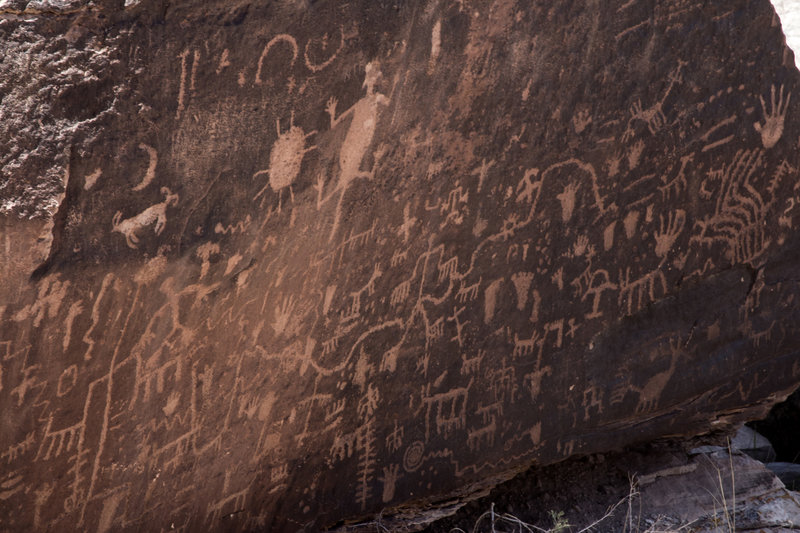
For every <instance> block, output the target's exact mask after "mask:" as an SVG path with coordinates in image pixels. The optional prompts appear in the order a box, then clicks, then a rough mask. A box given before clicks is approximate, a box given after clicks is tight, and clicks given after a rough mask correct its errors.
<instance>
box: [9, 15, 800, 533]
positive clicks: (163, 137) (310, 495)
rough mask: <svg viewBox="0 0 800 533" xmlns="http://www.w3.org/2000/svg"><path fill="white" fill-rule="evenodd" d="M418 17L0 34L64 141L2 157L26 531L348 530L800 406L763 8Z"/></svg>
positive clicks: (189, 20)
mask: <svg viewBox="0 0 800 533" xmlns="http://www.w3.org/2000/svg"><path fill="white" fill-rule="evenodd" d="M157 4H158V5H157ZM312 4H313V5H312ZM390 4H391V3H382V2H374V1H367V0H363V1H355V2H349V3H342V2H313V3H303V2H277V3H275V2H272V3H270V2H255V3H254V2H251V3H241V4H240V3H238V2H233V3H231V2H218V1H212V2H204V3H202V5H201V3H197V2H188V1H187V2H172V3H169V5H168V6H166V5H163V6H162V5H161V4H160V3H158V2H155V1H150V0H143V1H142V2H138V3H135V5H133V6H129V7H127V8H122V7H120V8H113V7H103V8H101V7H97V8H96V9H94V8H93V10H88V11H86V12H85V13H81V14H79V13H71V14H62V15H59V17H57V18H56V19H55V20H51V19H47V18H45V17H46V15H37V14H30V15H29V18H30V21H29V20H28V19H27V18H25V17H22V16H21V15H19V16H14V17H5V16H0V32H3V33H2V35H4V39H2V40H0V49H3V50H5V49H7V48H8V49H10V47H14V46H16V47H18V48H19V49H20V50H23V51H25V54H23V55H25V57H29V56H30V57H31V58H34V59H35V58H36V57H39V56H37V54H41V55H42V57H43V56H44V55H47V54H50V55H47V57H46V58H44V57H43V59H42V61H39V62H37V61H34V59H30V60H27V59H26V61H22V62H21V61H17V63H15V64H16V66H13V65H11V62H8V63H3V62H0V73H3V74H6V73H8V74H9V77H4V76H0V89H2V88H3V87H5V85H4V84H5V83H7V82H6V81H4V80H5V79H10V80H16V82H18V85H19V86H20V87H38V86H39V85H41V84H46V83H50V85H49V87H50V89H52V90H50V91H44V90H32V91H29V92H30V94H35V95H37V96H31V98H33V99H34V100H35V99H36V98H39V99H43V98H44V96H43V95H51V97H52V98H53V99H54V100H53V101H52V102H51V101H49V100H48V101H47V102H45V101H41V102H40V101H39V100H36V103H37V105H39V104H41V105H43V106H48V107H47V109H51V110H53V111H52V112H53V113H54V114H55V115H54V116H55V117H56V118H57V119H58V121H57V124H56V125H53V124H51V123H50V122H47V121H39V122H37V121H36V120H33V119H32V120H27V119H26V120H23V121H22V122H20V124H21V125H22V126H20V128H18V130H19V131H20V133H18V134H17V133H15V134H14V135H15V137H13V138H14V139H15V141H14V142H16V143H17V144H18V145H19V146H18V149H17V148H13V149H12V148H11V145H10V144H3V143H6V141H5V140H4V137H3V136H2V135H0V148H2V150H0V153H3V154H10V155H8V156H6V155H3V156H2V158H3V159H0V172H2V173H3V174H2V176H3V178H4V179H5V178H6V177H8V178H9V180H7V181H4V182H3V183H9V184H10V185H9V186H7V187H6V186H4V185H0V202H2V205H0V213H3V214H2V215H0V216H3V217H5V218H3V219H2V221H0V252H1V253H2V254H3V255H2V257H3V259H4V260H3V262H2V266H3V269H4V270H5V269H7V270H8V271H7V272H5V271H4V272H3V273H4V277H3V278H2V280H0V295H3V296H4V300H2V301H0V413H2V428H3V431H0V465H2V468H0V524H2V525H1V526H0V529H2V528H5V529H6V530H9V531H30V530H41V531H45V530H51V531H69V530H87V531H94V530H96V531H103V532H105V531H141V530H148V531H149V530H153V531H158V530H165V531H166V530H167V529H171V528H174V529H177V530H183V531H223V530H225V531H248V530H264V531H297V530H305V531H309V532H310V531H320V530H324V529H325V528H327V527H329V526H333V525H335V524H341V523H344V522H345V521H348V522H349V521H354V520H360V519H363V520H369V519H370V518H371V517H374V516H377V515H381V514H382V516H388V515H391V514H392V513H394V512H395V511H397V510H400V509H403V508H404V507H406V506H409V505H414V506H425V505H427V504H428V502H436V501H446V500H447V498H448V497H450V496H452V495H453V494H457V493H458V494H461V495H463V491H464V489H465V488H466V487H472V488H473V489H476V490H477V488H479V487H480V483H481V482H482V480H484V479H487V478H491V479H494V480H497V479H500V478H502V477H510V476H512V475H513V474H514V473H515V472H518V471H520V470H522V469H524V468H527V467H528V466H530V465H531V464H534V463H537V464H547V463H553V462H556V461H559V460H561V459H563V458H565V457H567V456H569V455H571V454H577V453H589V452H594V451H603V450H608V449H611V448H614V447H618V446H620V445H622V444H627V443H633V442H640V441H643V440H647V439H651V438H656V437H659V436H662V435H695V434H698V433H703V432H707V431H710V430H713V429H724V428H727V427H731V426H732V425H734V424H736V423H738V422H741V421H743V420H745V419H746V418H747V417H749V416H755V415H757V414H758V413H762V412H764V410H765V409H767V407H768V406H769V402H773V401H775V400H776V399H778V398H779V397H780V396H781V395H782V394H787V393H788V392H789V391H791V390H792V389H793V388H795V387H796V386H797V384H798V381H799V380H800V375H799V374H798V364H797V355H796V354H797V350H798V345H797V338H798V336H797V334H796V333H797V331H796V328H797V324H799V323H800V287H798V282H797V281H796V280H797V279H799V278H800V277H799V276H798V275H797V270H798V268H800V267H799V266H798V265H799V264H800V263H799V261H800V256H799V255H798V252H797V250H799V249H800V234H798V232H797V229H796V226H795V224H794V221H795V220H797V216H798V213H797V209H798V207H800V191H798V188H800V186H799V185H798V183H800V174H799V173H798V169H799V168H800V161H798V159H800V151H798V143H799V142H800V121H798V118H797V117H798V111H797V105H800V99H798V98H797V96H796V95H797V93H798V86H799V82H800V79H798V73H797V71H796V70H795V69H794V67H793V64H791V62H787V61H786V60H785V52H784V46H783V42H782V35H781V34H780V31H779V28H778V27H776V26H773V25H772V20H773V13H772V8H771V6H770V4H769V2H768V1H767V0H763V1H762V0H759V1H745V0H734V1H730V2H717V3H716V4H717V5H709V3H708V2H700V1H699V0H680V1H673V2H666V1H656V2H644V1H623V0H618V1H617V0H615V1H612V2H610V3H607V4H602V3H597V2H595V3H586V2H578V1H573V0H563V1H559V2H550V1H547V2H546V1H543V0H542V1H535V2H518V1H514V0H511V1H506V0H458V1H449V0H445V1H442V2H438V3H436V2H433V3H431V2H422V1H409V2H399V3H395V4H396V5H390ZM101 15H102V16H101ZM26 17H28V15H26ZM45 21H47V22H46V23H45ZM109 21H111V22H109ZM312 22H313V23H312ZM97 28H102V30H103V31H102V32H98V31H97ZM15 32H16V33H15ZM100 34H103V35H105V37H104V38H105V39H106V40H101V39H100V37H98V35H100ZM730 35H736V39H731V38H729V37H727V36H730ZM30 39H34V40H35V39H41V40H43V41H46V42H51V41H52V42H59V43H61V45H59V46H63V47H64V48H65V49H66V52H64V51H63V50H61V49H58V50H55V49H50V48H47V50H44V51H41V52H37V51H35V50H29V40H30ZM48 50H49V51H48ZM85 50H95V51H96V52H93V53H90V52H87V51H85ZM97 50H103V52H102V53H101V52H98V51H97ZM79 52H80V53H79ZM20 54H21V52H19V51H17V52H16V55H13V57H18V56H20ZM59 54H61V55H59ZM51 55H52V56H53V57H50V56H51ZM62 55H63V57H65V58H66V59H64V60H63V62H62V63H60V65H61V67H57V66H54V65H55V63H53V62H55V59H54V57H55V56H58V57H59V58H60V57H62ZM9 57H11V56H9ZM20 57H21V56H20ZM87 58H88V59H87ZM45 59H47V60H46V61H45ZM79 59H80V61H79ZM81 61H82V62H81ZM31 62H32V63H31ZM72 63H76V65H77V64H78V63H80V65H81V66H80V68H81V69H89V71H90V72H89V74H85V73H84V74H85V75H84V74H79V73H78V71H77V70H75V71H72V70H70V69H71V68H73V67H74V68H75V69H77V68H78V67H77V66H75V65H73V64H72ZM28 64H33V65H34V67H36V66H37V65H38V67H37V68H40V70H41V75H42V76H45V75H46V76H45V77H47V78H48V79H52V81H45V80H44V78H42V79H39V78H38V77H36V76H39V74H37V72H38V71H37V70H36V68H32V69H31V68H28V67H27V66H24V65H28ZM9 65H11V66H9ZM9 69H10V70H9ZM59 69H61V70H59ZM53 70H55V71H57V72H56V73H57V74H58V75H55V74H53V73H52V72H51V71H53ZM81 72H83V70H81ZM754 73H757V74H758V75H754ZM12 74H13V75H12ZM26 76H27V77H28V78H26ZM34 78H35V79H34ZM84 78H86V79H91V80H94V81H92V82H91V83H92V84H93V85H91V87H94V89H93V90H95V92H97V95H98V101H100V102H102V103H103V104H104V105H105V107H104V106H99V107H97V108H96V109H95V108H93V107H91V106H89V107H90V109H88V110H85V109H84V107H85V105H84V101H83V100H81V98H79V97H78V96H76V94H77V93H75V87H84V88H85V85H86V83H89V82H86V80H85V79H84ZM78 92H79V93H80V92H81V91H78ZM0 94H4V93H0ZM10 94H11V96H10V97H8V98H9V99H8V102H11V101H13V102H16V103H14V106H21V105H22V104H20V103H19V102H17V100H14V99H15V98H19V95H18V94H17V93H16V92H13V93H10ZM81 94H83V93H81ZM27 95H28V93H26V98H27ZM79 100H80V102H78V101H79ZM6 102H7V100H6V99H4V101H3V104H2V106H6V105H7V103H6ZM32 102H33V100H32ZM79 104H80V105H79ZM106 104H107V105H106ZM8 105H9V106H11V104H10V103H9V104H8ZM98 105H99V104H98ZM3 109H5V107H0V112H3ZM14 109H16V107H14ZM25 109H27V108H25ZM12 115H13V114H11V115H9V116H12ZM16 116H17V115H13V116H12V118H13V117H16ZM19 116H20V117H22V116H24V117H28V115H25V114H24V113H23V114H20V115H19ZM13 120H17V119H15V118H14V119H13ZM20 120H21V119H20ZM59 121H60V122H59ZM31 124H33V125H34V126H31ZM23 126H24V127H23ZM0 128H2V126H0ZM26 128H27V129H26ZM37 128H39V129H37ZM56 130H58V135H59V136H60V137H58V139H56V140H53V139H50V138H49V137H47V136H48V135H55V133H53V132H54V131H56ZM63 135H69V138H68V139H65V138H62V137H63ZM40 137H41V138H43V139H44V141H42V142H43V146H50V148H49V150H50V156H49V157H50V160H49V161H48V163H47V164H46V165H45V164H42V165H40V166H41V168H40V167H35V168H36V169H40V170H41V171H42V173H43V174H42V175H45V174H46V172H45V171H47V172H50V173H51V174H52V175H51V174H46V175H47V176H50V177H49V178H47V179H44V178H43V179H44V181H48V180H50V181H52V182H53V183H58V184H59V185H58V187H60V189H58V191H57V192H58V194H57V195H55V196H56V197H58V201H57V202H56V203H55V204H54V205H52V206H50V207H47V208H46V206H40V207H41V209H40V211H41V212H42V213H45V214H46V215H47V217H49V218H47V217H46V218H44V219H42V220H39V221H37V222H35V223H33V222H31V223H29V222H28V221H23V220H22V217H24V216H28V215H27V214H23V213H22V211H21V210H20V209H17V208H16V207H14V206H13V205H12V204H13V202H15V201H16V199H18V198H17V197H18V196H20V192H19V187H18V186H17V185H18V184H19V183H20V180H22V178H21V177H20V175H21V174H20V173H26V174H28V175H33V174H35V172H32V169H33V168H34V167H32V166H31V165H33V164H34V159H35V158H33V156H32V155H28V156H25V154H26V153H27V154H30V153H32V152H31V150H32V149H33V148H31V146H28V144H30V143H32V142H33V141H32V140H31V139H39V138H40ZM45 141H47V142H45ZM51 141H52V142H51ZM37 142H39V141H38V140H37ZM26 143H28V144H26ZM54 147H55V148H54ZM6 148H8V149H7V150H6ZM26 157H28V159H26ZM54 169H55V170H54ZM56 174H57V176H58V180H55V178H53V176H55V175H56ZM51 178H52V179H51ZM48 182H49V181H48ZM36 183H39V182H38V181H36V182H35V183H34V182H31V187H34V185H36ZM12 185H13V186H12ZM34 188H35V187H34ZM51 192H52V191H51ZM28 193H31V191H28V192H27V193H26V194H28ZM31 194H32V193H31ZM23 196H24V195H23ZM26 198H27V196H26ZM37 212H38V211H37ZM26 213H27V211H26ZM11 217H17V218H11ZM26 224H28V225H29V226H26ZM33 224H37V231H33V230H31V229H30V228H31V227H33ZM38 225H41V226H42V227H44V228H45V231H44V232H43V233H41V235H40V232H39V231H38V228H39V226H38ZM26 250H27V251H26ZM30 250H36V253H34V252H32V251H30ZM41 250H44V253H42V252H41ZM23 252H24V254H27V255H25V260H24V261H21V260H17V259H14V258H15V257H18V256H19V254H21V253H23ZM32 257H35V258H36V260H35V261H34V260H32V259H31V258H32ZM40 259H41V260H40ZM732 413H733V414H732ZM410 502H413V503H410Z"/></svg>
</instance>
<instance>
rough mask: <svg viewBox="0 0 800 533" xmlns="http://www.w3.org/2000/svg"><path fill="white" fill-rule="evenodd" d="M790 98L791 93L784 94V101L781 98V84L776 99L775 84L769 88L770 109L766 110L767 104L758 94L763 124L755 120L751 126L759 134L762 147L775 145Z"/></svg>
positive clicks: (781, 132) (781, 133)
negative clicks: (776, 98) (762, 113)
mask: <svg viewBox="0 0 800 533" xmlns="http://www.w3.org/2000/svg"><path fill="white" fill-rule="evenodd" d="M791 98H792V93H787V94H786V101H784V100H783V85H781V87H780V91H779V92H778V100H777V101H776V100H775V86H774V85H773V86H772V89H771V90H770V111H767V105H766V104H765V103H764V98H763V97H762V96H759V97H758V99H759V100H760V101H761V109H762V111H763V112H764V124H761V123H760V122H755V123H754V124H753V127H754V128H755V129H756V131H757V132H758V133H760V134H761V143H762V144H763V145H764V148H772V147H773V146H775V145H776V144H777V143H778V141H779V140H780V138H781V135H783V122H784V119H785V118H786V110H787V109H788V108H789V100H790V99H791Z"/></svg>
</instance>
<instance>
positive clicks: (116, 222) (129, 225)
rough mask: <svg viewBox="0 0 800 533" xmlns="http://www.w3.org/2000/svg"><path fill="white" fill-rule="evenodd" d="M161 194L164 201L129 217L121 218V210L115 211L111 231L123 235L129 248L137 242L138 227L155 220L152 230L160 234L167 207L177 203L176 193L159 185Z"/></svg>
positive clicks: (165, 219)
mask: <svg viewBox="0 0 800 533" xmlns="http://www.w3.org/2000/svg"><path fill="white" fill-rule="evenodd" d="M161 194H163V195H164V201H163V202H159V203H157V204H155V205H151V206H150V207H148V208H147V209H145V210H144V211H142V212H141V213H139V214H138V215H136V216H133V217H131V218H126V219H125V220H122V212H121V211H117V212H116V213H115V214H114V218H113V219H112V221H111V223H112V231H117V232H119V233H122V234H123V235H125V242H126V243H127V244H128V246H129V247H130V248H137V245H138V244H139V237H138V236H137V235H136V232H138V231H139V230H140V229H142V228H144V227H145V226H149V225H150V224H152V223H154V222H155V227H154V228H153V232H155V234H156V235H161V232H162V231H164V226H165V225H166V224H167V207H168V206H171V205H173V206H174V205H177V203H178V195H177V194H172V191H170V190H169V189H168V188H167V187H161Z"/></svg>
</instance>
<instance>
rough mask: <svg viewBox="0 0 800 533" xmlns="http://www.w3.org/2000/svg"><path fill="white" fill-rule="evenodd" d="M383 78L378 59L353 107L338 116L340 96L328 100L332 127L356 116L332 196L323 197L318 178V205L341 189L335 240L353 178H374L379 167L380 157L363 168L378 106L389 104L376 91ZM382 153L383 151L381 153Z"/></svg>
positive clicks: (343, 148)
mask: <svg viewBox="0 0 800 533" xmlns="http://www.w3.org/2000/svg"><path fill="white" fill-rule="evenodd" d="M380 78H381V71H380V68H379V67H378V64H377V63H375V62H370V63H367V66H366V69H365V73H364V84H363V87H365V88H366V89H367V94H366V96H364V97H363V98H361V99H360V100H359V101H358V102H356V103H355V104H353V106H352V107H351V108H350V109H348V110H347V111H345V112H344V113H341V114H340V115H339V116H338V117H337V116H336V104H337V101H336V98H334V97H331V98H330V99H329V100H328V105H327V108H326V109H327V111H328V114H329V115H330V117H331V129H334V128H335V127H336V126H337V125H338V124H340V123H341V122H342V120H344V119H345V118H346V117H348V116H350V115H352V119H351V122H350V128H349V129H348V130H347V135H346V136H345V138H344V141H343V142H342V146H341V149H340V151H339V179H338V182H337V184H336V187H335V189H334V190H333V191H332V192H331V193H330V194H329V195H328V198H324V199H323V196H322V190H323V187H324V182H323V179H322V178H321V179H320V180H318V182H317V185H316V188H317V191H318V195H317V207H318V208H319V207H320V206H321V205H322V204H323V203H325V202H326V201H327V200H328V199H329V198H330V197H331V196H332V195H334V194H335V193H336V192H337V191H338V192H339V200H338V203H337V205H336V212H335V214H334V218H333V226H332V227H331V234H330V237H329V240H330V239H333V236H334V235H335V234H336V230H337V229H338V228H339V219H340V217H341V211H342V203H343V202H344V195H345V193H346V192H347V189H348V188H349V187H350V186H351V185H352V183H353V181H355V180H356V179H358V178H366V179H372V177H373V175H374V172H375V167H376V166H377V164H378V161H377V160H378V159H379V158H378V157H376V158H375V159H376V160H375V161H374V162H373V168H372V170H371V171H369V172H365V171H362V170H361V163H362V161H363V160H364V156H365V155H366V153H367V149H368V148H369V146H370V145H371V144H372V138H373V136H374V135H375V128H376V127H377V123H378V106H379V105H384V106H386V105H389V98H387V97H386V96H384V95H383V94H381V93H379V92H376V91H375V85H376V84H377V82H378V80H379V79H380ZM377 155H380V154H377Z"/></svg>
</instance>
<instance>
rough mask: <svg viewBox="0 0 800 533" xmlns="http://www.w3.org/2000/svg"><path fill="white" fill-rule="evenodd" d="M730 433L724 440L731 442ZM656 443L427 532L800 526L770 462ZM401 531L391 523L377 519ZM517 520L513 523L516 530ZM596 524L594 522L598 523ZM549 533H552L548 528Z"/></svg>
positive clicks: (793, 499)
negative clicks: (560, 525)
mask: <svg viewBox="0 0 800 533" xmlns="http://www.w3.org/2000/svg"><path fill="white" fill-rule="evenodd" d="M724 441H725V439H720V442H723V443H724ZM689 448H691V444H690V443H689V442H686V441H684V442H681V443H676V442H654V443H648V444H647V445H645V446H640V447H634V448H633V449H628V450H624V451H621V452H613V453H607V454H594V455H589V456H587V457H580V458H573V459H569V460H567V461H564V462H562V463H559V464H558V465H551V466H549V467H544V468H534V469H531V470H529V471H527V472H524V473H523V474H520V475H519V476H517V477H516V478H514V479H513V480H511V481H509V482H507V483H504V484H502V485H500V486H498V487H496V488H495V489H493V490H492V491H491V493H490V494H489V495H488V496H486V497H485V498H481V499H479V500H476V501H474V502H471V503H469V504H467V505H465V506H464V507H463V508H462V509H460V510H459V511H458V512H457V513H455V514H454V515H453V516H450V517H447V518H445V519H443V520H440V521H437V522H435V523H433V524H431V525H430V526H429V527H427V528H426V529H425V530H424V533H454V532H458V531H479V532H488V531H492V529H491V514H490V510H492V509H493V510H494V513H495V522H496V528H495V530H496V531H536V529H534V528H532V527H531V528H529V529H525V528H524V527H522V528H521V527H520V526H519V523H523V524H529V525H535V526H537V527H541V528H551V527H552V526H553V516H552V514H551V511H552V512H555V513H562V516H561V520H562V522H568V523H569V524H570V526H571V529H569V530H567V531H581V530H584V528H586V530H587V531H594V532H597V533H620V532H625V531H627V532H648V533H655V532H664V533H674V532H679V531H691V532H694V533H701V532H702V533H724V532H731V531H753V532H755V531H759V532H765V533H766V532H769V533H779V532H787V533H788V532H789V531H796V530H797V524H798V523H800V498H798V493H795V492H793V491H791V490H788V489H787V486H784V484H783V483H782V482H781V480H780V479H778V478H777V477H776V475H775V474H774V473H772V472H771V471H770V469H769V468H768V467H767V466H765V465H764V464H763V463H761V462H759V461H756V460H753V459H752V458H750V457H749V456H747V455H744V454H742V453H740V452H736V451H733V452H730V448H728V447H727V445H725V446H708V445H706V446H700V447H697V448H694V449H689ZM378 523H379V524H380V525H381V526H386V527H387V529H388V530H389V531H394V530H397V529H396V526H395V524H392V523H388V522H386V521H383V520H382V521H380V522H378V521H377V520H376V523H375V524H373V527H372V529H368V528H364V529H360V530H358V529H357V530H355V531H363V532H367V531H375V530H380V531H384V530H382V529H380V528H379V527H378V528H376V527H375V526H376V524H378ZM514 526H515V527H514ZM590 526H591V527H590ZM542 531H544V529H542Z"/></svg>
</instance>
